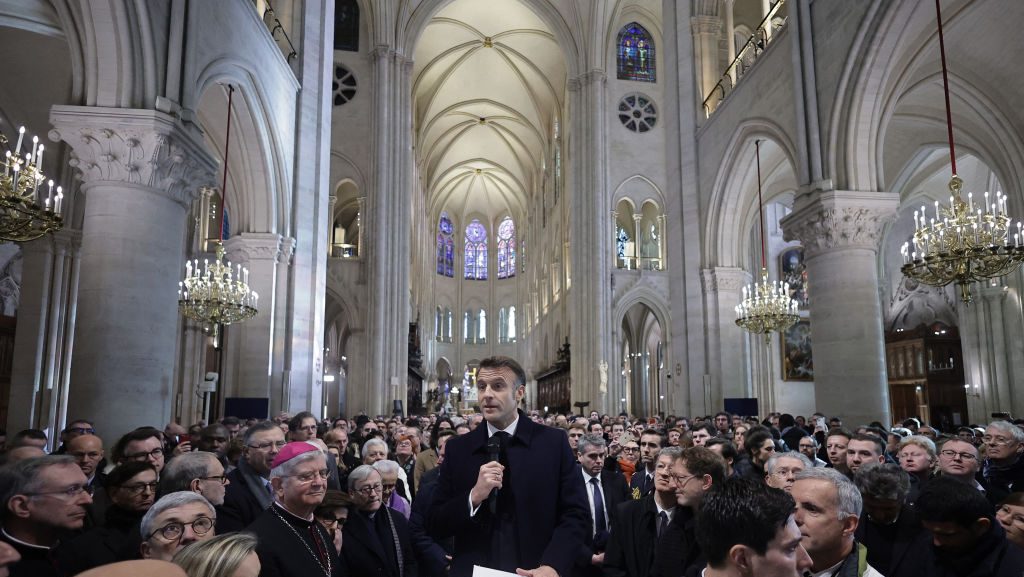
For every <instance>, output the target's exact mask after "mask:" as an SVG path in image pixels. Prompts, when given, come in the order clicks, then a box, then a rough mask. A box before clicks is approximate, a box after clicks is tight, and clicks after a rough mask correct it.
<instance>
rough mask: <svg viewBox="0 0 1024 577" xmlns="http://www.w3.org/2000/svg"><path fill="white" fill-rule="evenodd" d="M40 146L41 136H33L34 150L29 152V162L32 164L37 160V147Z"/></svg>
mask: <svg viewBox="0 0 1024 577" xmlns="http://www.w3.org/2000/svg"><path fill="white" fill-rule="evenodd" d="M38 146H39V137H38V136H33V137H32V150H31V151H29V153H28V163H29V164H32V163H33V162H35V160H36V147H38Z"/></svg>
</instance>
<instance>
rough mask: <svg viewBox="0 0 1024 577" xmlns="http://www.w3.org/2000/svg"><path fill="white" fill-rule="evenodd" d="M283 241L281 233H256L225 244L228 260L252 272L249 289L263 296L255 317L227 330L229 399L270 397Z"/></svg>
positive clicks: (235, 237) (226, 357) (225, 383)
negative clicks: (278, 277)
mask: <svg viewBox="0 0 1024 577" xmlns="http://www.w3.org/2000/svg"><path fill="white" fill-rule="evenodd" d="M281 241H282V238H281V235H279V234H274V233H253V232H243V233H242V234H240V235H237V236H233V237H231V238H229V239H227V240H226V241H224V249H225V250H226V251H227V259H228V260H229V261H231V264H233V265H242V267H243V268H248V269H249V288H251V289H252V290H254V291H256V294H258V295H259V297H260V298H259V312H258V313H257V314H256V316H255V317H253V318H251V319H249V320H247V321H245V322H244V323H239V324H235V325H231V326H230V327H228V328H227V330H226V331H225V339H224V340H225V343H224V344H225V346H226V348H227V352H228V354H227V355H226V356H225V361H226V362H225V364H226V365H228V366H229V367H230V368H231V370H230V371H228V370H226V371H225V375H224V382H223V383H222V390H224V391H225V392H230V393H231V394H230V395H229V396H236V397H259V398H270V376H271V374H272V373H273V358H272V354H273V349H274V342H275V340H274V331H275V324H276V322H275V321H276V318H275V317H276V316H277V315H276V310H277V292H278V291H277V272H278V271H277V265H278V263H279V262H280V260H281V257H282V252H281ZM225 368H227V367H225Z"/></svg>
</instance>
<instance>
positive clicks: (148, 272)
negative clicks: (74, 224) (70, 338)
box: [50, 106, 215, 443]
mask: <svg viewBox="0 0 1024 577" xmlns="http://www.w3.org/2000/svg"><path fill="white" fill-rule="evenodd" d="M50 122H51V124H52V125H53V126H54V127H55V129H54V130H53V131H51V133H50V137H51V139H53V140H63V141H65V142H67V143H68V144H69V145H70V146H71V149H72V161H71V165H72V166H73V167H75V168H77V169H78V170H79V171H80V172H81V176H82V185H81V190H80V193H81V194H83V195H84V196H85V210H84V211H83V213H84V215H83V223H82V253H81V254H82V256H81V261H82V266H81V278H80V280H79V289H78V299H79V306H78V319H77V330H78V336H79V338H78V339H77V346H76V347H75V356H74V361H73V363H72V366H71V373H72V374H71V376H72V381H71V382H72V383H73V386H72V387H71V391H70V397H69V406H71V407H74V412H75V414H76V415H79V416H80V417H81V418H86V419H97V422H98V423H103V431H102V433H103V435H104V436H105V438H106V439H107V441H108V443H113V441H114V439H116V438H117V436H118V435H120V434H123V433H124V432H125V431H129V430H131V429H134V428H136V427H139V426H142V425H153V426H163V424H164V423H165V422H166V421H167V419H168V418H169V417H170V415H171V406H172V391H173V389H174V385H173V382H174V363H175V355H174V351H175V344H176V338H177V327H178V323H179V322H181V321H180V317H179V315H178V307H177V291H178V282H179V281H180V280H181V278H182V276H183V274H184V271H183V269H182V266H183V247H184V244H185V230H186V226H187V218H186V215H187V211H188V207H189V205H190V204H191V202H192V200H193V199H194V198H195V196H196V194H197V193H198V189H199V187H200V186H203V185H208V184H212V183H213V181H214V176H213V174H214V168H215V164H214V161H213V159H212V158H211V157H210V155H209V154H208V153H207V151H206V150H205V148H204V147H203V145H202V140H201V137H200V136H199V135H198V134H196V133H192V132H189V131H188V130H186V129H185V128H184V127H183V126H182V125H181V124H179V123H178V121H177V120H175V119H174V118H173V117H171V116H169V115H167V114H164V113H161V112H157V111H153V110H133V109H110V108H90V107H79V106H54V107H53V109H52V111H51V114H50ZM114 407H116V410H112V408H114Z"/></svg>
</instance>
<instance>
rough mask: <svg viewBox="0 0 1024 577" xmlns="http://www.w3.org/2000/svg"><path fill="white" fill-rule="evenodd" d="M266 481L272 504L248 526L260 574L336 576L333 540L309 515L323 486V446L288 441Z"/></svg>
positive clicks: (299, 576)
mask: <svg viewBox="0 0 1024 577" xmlns="http://www.w3.org/2000/svg"><path fill="white" fill-rule="evenodd" d="M270 485H271V487H272V488H273V491H274V503H273V504H272V505H271V506H270V508H268V509H267V510H266V511H264V512H263V513H262V514H261V515H260V516H259V517H257V518H256V520H255V521H253V523H252V524H251V525H249V527H248V529H247V530H248V531H250V532H252V533H254V534H255V535H256V537H257V538H258V539H259V545H258V546H257V547H256V554H257V555H258V556H259V558H260V565H261V567H262V571H261V574H264V575H279V576H281V577H319V576H321V575H323V576H324V577H340V575H342V572H341V567H340V564H339V563H338V555H337V553H336V551H335V549H334V543H333V540H332V539H331V536H330V535H329V534H328V533H327V531H326V530H325V529H324V528H323V526H322V525H321V524H320V523H317V521H316V518H315V516H314V515H313V513H314V512H315V511H316V508H317V507H318V506H320V503H321V502H322V501H323V499H324V495H325V493H326V491H327V459H326V457H325V456H324V453H323V451H321V450H320V448H319V447H317V446H316V445H313V444H312V443H307V442H305V441H296V442H292V443H288V444H287V445H285V446H284V448H282V449H281V452H279V453H278V454H277V456H276V457H274V460H273V461H272V462H271V469H270ZM353 575H355V574H353Z"/></svg>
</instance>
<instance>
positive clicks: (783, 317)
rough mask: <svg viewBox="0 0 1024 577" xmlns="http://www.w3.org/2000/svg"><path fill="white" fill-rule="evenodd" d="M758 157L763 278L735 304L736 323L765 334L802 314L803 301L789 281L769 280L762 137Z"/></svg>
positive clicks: (789, 322)
mask: <svg viewBox="0 0 1024 577" xmlns="http://www.w3.org/2000/svg"><path fill="white" fill-rule="evenodd" d="M754 146H755V154H756V158H757V203H758V209H759V211H760V221H761V282H760V283H756V284H750V285H747V286H745V287H743V300H742V301H741V302H740V304H738V305H736V324H737V325H739V327H740V328H742V329H743V330H745V331H747V332H750V333H754V334H760V335H764V337H765V341H767V340H768V338H769V336H770V335H771V333H773V332H781V331H784V330H786V329H788V328H789V327H791V326H792V325H793V323H795V322H796V321H797V320H799V318H800V313H799V310H800V305H799V303H797V301H796V300H795V299H792V298H790V296H789V283H786V282H782V281H779V282H771V281H769V280H768V259H767V256H766V252H765V241H764V201H763V200H762V199H761V141H760V140H758V141H756V142H754Z"/></svg>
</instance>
